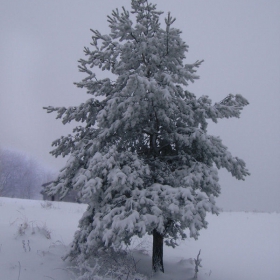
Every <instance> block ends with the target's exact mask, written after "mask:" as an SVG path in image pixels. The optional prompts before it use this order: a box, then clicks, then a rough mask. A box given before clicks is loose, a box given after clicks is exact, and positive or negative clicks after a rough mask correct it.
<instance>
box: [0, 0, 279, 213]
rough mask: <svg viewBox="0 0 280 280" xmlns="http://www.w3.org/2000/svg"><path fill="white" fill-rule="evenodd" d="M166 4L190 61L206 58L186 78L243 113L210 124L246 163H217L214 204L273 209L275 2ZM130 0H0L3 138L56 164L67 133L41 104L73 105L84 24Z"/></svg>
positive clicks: (183, 0) (80, 93)
mask: <svg viewBox="0 0 280 280" xmlns="http://www.w3.org/2000/svg"><path fill="white" fill-rule="evenodd" d="M153 2H154V3H157V4H158V9H159V10H162V11H164V12H165V14H166V13H167V12H168V11H171V13H172V14H173V16H175V17H176V18H177V20H176V22H175V23H174V26H175V27H177V28H179V29H181V30H182V32H183V33H182V37H183V39H184V41H185V42H186V43H187V44H188V45H189V46H190V48H189V53H188V56H187V59H186V62H187V63H192V62H194V61H196V60H200V59H204V60H205V62H204V63H203V64H202V65H201V67H200V68H199V71H198V74H199V75H200V80H198V81H196V82H195V84H193V85H190V86H189V90H190V91H192V92H194V93H195V94H196V95H197V96H201V95H209V96H210V97H211V98H212V100H213V101H214V102H217V101H220V100H222V99H223V98H224V97H225V96H226V95H227V94H228V93H233V94H236V93H240V94H242V95H243V96H244V97H246V98H247V99H248V100H249V102H250V105H249V106H247V107H245V109H244V111H243V113H242V115H241V118H240V119H234V120H223V121H221V122H219V123H218V124H217V125H210V127H209V133H210V134H214V135H219V136H221V138H222V139H223V143H224V144H225V145H226V146H228V148H229V150H230V151H231V152H232V153H233V154H234V155H236V156H238V157H240V158H242V159H244V160H245V161H246V163H247V166H248V168H249V170H250V172H251V176H250V177H248V178H247V180H246V181H237V180H235V179H233V178H232V177H231V175H229V174H227V172H224V171H222V172H221V173H220V178H221V180H220V183H221V185H222V195H221V196H220V198H219V199H218V204H219V205H220V206H221V207H223V208H224V209H226V210H230V209H231V210H259V211H264V210H266V211H275V210H277V211H280V179H279V175H280V145H279V144H280V125H279V121H280V109H279V105H280V104H279V103H280V102H279V101H280V1H279V0H234V1H232V0H204V1H201V0H173V1H170V0H154V1H153ZM121 6H125V7H128V8H130V1H129V0H118V1H114V0H79V1H78V0H76V1H74V0H72V1H70V0H48V1H47V0H24V1H23V0H13V1H9V0H2V1H1V5H0V34H1V36H0V145H1V146H2V147H7V148H12V149H16V150H19V151H22V152H25V153H27V154H29V155H31V156H33V157H35V158H36V159H38V160H39V161H41V162H42V163H44V164H46V165H48V166H50V167H52V168H54V169H57V170H58V169H59V168H61V167H63V165H64V164H65V159H59V158H58V159H55V158H53V157H52V156H50V155H49V151H50V150H51V149H52V148H51V142H52V141H53V140H55V139H57V138H59V137H60V136H62V135H65V134H69V133H71V130H72V126H70V125H66V126H63V125H62V124H61V122H60V121H59V120H55V115H54V114H47V113H46V112H45V111H44V110H43V109H42V107H43V106H48V105H53V106H70V105H79V104H80V103H81V102H83V101H85V100H86V99H87V98H88V97H89V96H87V95H86V94H85V90H83V89H78V88H76V87H75V86H74V85H73V82H78V81H80V80H81V79H82V78H83V75H82V74H81V73H79V72H78V69H77V65H78V64H77V60H78V59H80V58H82V57H83V47H84V46H90V42H91V32H90V28H92V29H98V30H100V31H101V32H102V33H109V31H110V30H109V28H108V24H107V21H106V20H107V19H106V16H107V15H108V14H110V13H111V11H112V9H114V8H116V7H119V8H120V7H121Z"/></svg>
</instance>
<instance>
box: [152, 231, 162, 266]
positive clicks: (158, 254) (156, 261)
mask: <svg viewBox="0 0 280 280" xmlns="http://www.w3.org/2000/svg"><path fill="white" fill-rule="evenodd" d="M153 270H154V271H155V272H156V271H158V270H160V271H162V272H164V267H163V235H162V234H160V233H159V232H158V231H156V230H155V229H154V230H153Z"/></svg>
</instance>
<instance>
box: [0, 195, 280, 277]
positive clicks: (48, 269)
mask: <svg viewBox="0 0 280 280" xmlns="http://www.w3.org/2000/svg"><path fill="white" fill-rule="evenodd" d="M85 209H86V205H81V204H72V203H63V202H53V203H52V204H50V203H47V202H42V201H32V200H21V199H11V198H3V197H1V198H0V213H1V215H0V279H1V280H33V279H34V280H47V279H52V280H71V279H75V275H74V274H73V273H71V271H70V270H69V267H70V265H71V264H70V263H68V262H63V261H62V260H61V256H62V255H63V254H64V253H65V252H66V250H67V246H68V245H69V243H70V242H71V240H72V237H73V234H74V232H75V230H76V229H77V224H78V220H79V219H80V217H81V216H82V214H83V212H84V211H85ZM207 220H208V221H209V226H208V229H207V230H202V231H201V235H200V238H199V239H198V240H197V241H195V240H192V239H187V240H185V241H181V242H180V246H179V247H177V248H176V249H172V248H164V263H165V271H166V272H165V273H164V274H162V273H158V274H156V275H153V276H151V256H150V255H151V252H150V249H151V239H150V238H149V237H147V238H144V241H143V242H142V243H141V245H140V246H138V247H137V246H136V245H137V242H139V241H135V242H134V244H133V245H132V247H133V246H135V247H137V249H141V250H142V251H147V250H148V254H147V252H146V253H145V254H144V253H142V251H138V252H135V253H134V258H135V261H136V263H137V270H138V271H139V272H141V273H145V274H146V275H148V276H151V278H148V279H153V280H188V279H192V278H193V276H194V262H193V258H196V256H197V254H198V252H199V250H200V249H201V255H200V258H201V259H202V262H201V264H202V267H201V268H200V270H199V272H198V278H197V279H200V280H206V279H212V280H279V279H280V214H279V213H246V212H227V213H221V214H220V215H219V216H218V217H217V216H212V215H209V216H208V219H207ZM124 279H125V278H124Z"/></svg>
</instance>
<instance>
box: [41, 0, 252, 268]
mask: <svg viewBox="0 0 280 280" xmlns="http://www.w3.org/2000/svg"><path fill="white" fill-rule="evenodd" d="M131 8H132V10H131V13H129V12H128V11H127V10H126V9H125V8H123V9H122V11H119V10H118V9H116V10H114V11H113V12H112V15H111V16H108V22H109V27H110V28H111V33H110V34H109V35H102V34H101V33H100V32H98V31H97V30H92V32H93V37H92V38H93V42H92V46H93V48H94V49H93V50H91V49H89V48H85V49H84V52H85V55H86V57H87V58H86V59H81V60H80V61H79V63H80V65H79V69H80V71H81V72H84V73H85V74H86V77H85V79H83V80H82V81H81V82H79V83H76V85H77V86H78V87H80V88H86V89H87V93H88V94H90V95H91V96H92V97H91V98H90V99H88V100H87V101H86V102H85V103H82V104H81V105H79V106H77V107H70V108H64V107H59V108H55V107H47V108H45V109H47V112H48V113H50V112H54V111H56V112H57V118H61V119H62V122H63V123H64V124H65V123H68V122H71V121H73V120H74V121H77V122H82V123H83V125H82V126H77V127H76V128H75V129H74V130H73V135H68V136H65V137H64V136H63V137H61V138H60V139H58V140H56V141H54V142H53V145H54V146H56V148H55V149H54V150H53V151H52V152H51V153H52V154H53V155H54V156H59V155H62V156H65V155H70V157H69V160H68V162H67V165H66V166H65V168H64V169H63V170H62V171H61V172H60V174H59V176H58V178H57V180H56V181H55V182H54V183H53V184H52V185H51V186H50V187H49V190H48V191H49V193H50V194H54V193H60V195H61V196H62V197H63V196H64V195H66V193H67V192H68V191H69V190H71V189H74V190H76V191H78V192H79V195H80V197H81V199H83V200H84V201H86V202H87V203H88V209H87V211H86V212H85V213H84V215H83V217H82V218H81V220H80V223H79V230H78V231H77V232H76V233H75V237H74V241H73V243H72V247H71V250H70V252H69V254H68V255H67V256H66V257H68V258H70V259H79V260H84V259H85V258H87V257H89V256H90V255H91V254H93V253H94V252H95V250H97V249H98V248H109V247H113V248H118V247H119V246H120V245H121V244H122V243H125V244H129V243H130V240H131V238H132V237H133V236H135V235H136V236H139V237H142V236H144V235H145V234H146V233H148V234H151V235H153V264H152V266H153V269H154V270H155V271H157V270H161V271H163V272H164V267H163V242H165V243H166V244H167V245H169V246H173V247H175V246H176V245H177V244H176V240H178V238H183V239H184V238H185V237H186V235H187V234H186V229H189V236H190V237H193V238H197V237H198V235H199V230H200V229H202V228H206V227H207V222H206V220H205V217H206V212H211V213H214V214H218V208H217V207H216V205H215V197H217V196H218V195H219V193H220V185H219V183H218V173H217V169H220V168H226V169H227V170H228V171H229V172H231V174H232V176H234V177H236V178H237V179H242V180H244V177H245V176H247V175H248V174H249V173H248V170H247V169H246V167H245V163H244V161H242V160H241V159H239V158H237V157H233V156H232V155H231V153H230V152H229V151H228V150H227V148H226V147H225V146H224V145H223V144H222V141H221V139H220V138H219V137H214V136H211V135H208V134H207V122H208V120H212V121H214V122H217V120H218V119H219V118H231V117H239V115H240V112H241V110H242V109H243V107H244V106H245V105H247V104H248V102H247V100H246V99H244V98H243V97H242V96H241V95H228V96H227V97H226V98H225V99H224V100H222V101H221V102H220V103H215V104H212V103H211V100H210V99H209V98H208V96H202V97H200V98H196V96H195V95H194V94H192V93H190V92H189V91H188V90H186V87H187V85H188V83H189V82H193V81H194V80H195V79H198V78H199V77H198V76H197V75H196V74H195V72H196V69H197V68H198V67H199V66H200V64H201V62H202V61H197V62H195V63H193V64H185V63H184V59H185V55H186V52H187V50H188V46H187V45H186V43H185V42H183V41H182V39H181V38H180V33H181V32H180V30H178V29H176V28H173V27H172V24H173V23H174V21H175V19H174V18H172V17H171V16H170V13H168V16H167V18H166V19H165V26H164V28H162V27H161V25H160V22H159V17H160V15H161V14H162V12H159V11H157V10H156V5H153V4H150V3H148V1H147V0H132V1H131ZM131 14H132V16H131ZM94 67H97V68H98V67H99V68H101V69H102V70H104V71H110V72H111V73H112V74H113V75H114V77H115V81H113V80H111V79H109V78H106V79H98V77H97V75H96V73H94V72H93V70H92V69H93V68H94ZM112 74H111V75H112Z"/></svg>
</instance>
